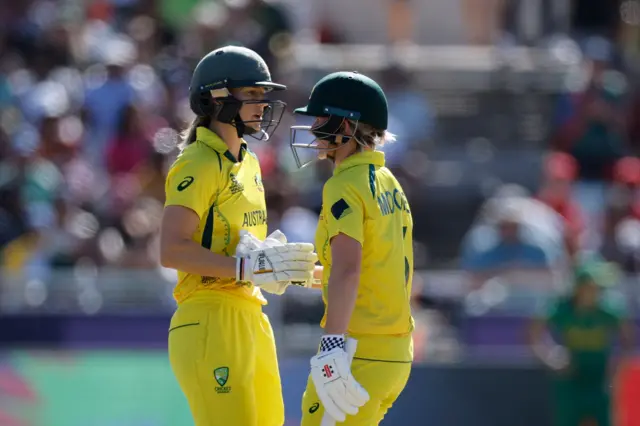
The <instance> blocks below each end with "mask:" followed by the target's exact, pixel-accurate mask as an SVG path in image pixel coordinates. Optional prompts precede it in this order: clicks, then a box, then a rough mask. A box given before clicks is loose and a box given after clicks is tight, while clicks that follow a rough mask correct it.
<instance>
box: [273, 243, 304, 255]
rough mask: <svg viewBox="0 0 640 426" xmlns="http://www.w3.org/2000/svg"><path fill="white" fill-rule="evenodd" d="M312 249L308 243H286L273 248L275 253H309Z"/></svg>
mask: <svg viewBox="0 0 640 426" xmlns="http://www.w3.org/2000/svg"><path fill="white" fill-rule="evenodd" d="M313 249H314V246H313V244H310V243H286V244H283V245H281V246H277V247H274V248H273V250H274V251H275V252H287V251H302V252H307V253H311V252H312V251H313Z"/></svg>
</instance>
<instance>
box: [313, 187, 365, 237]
mask: <svg viewBox="0 0 640 426" xmlns="http://www.w3.org/2000/svg"><path fill="white" fill-rule="evenodd" d="M322 205H323V206H324V207H323V209H324V216H325V217H326V223H327V232H328V238H329V240H330V239H331V238H333V237H335V236H336V235H338V234H340V233H342V234H345V235H348V236H349V237H351V238H353V239H354V240H357V241H358V242H359V243H360V244H361V245H362V243H363V242H364V218H365V210H364V201H363V200H362V197H360V195H359V193H358V191H357V189H356V188H354V187H353V186H352V185H350V184H348V183H341V182H339V181H337V180H329V181H328V182H327V183H326V185H325V187H324V190H323V194H322Z"/></svg>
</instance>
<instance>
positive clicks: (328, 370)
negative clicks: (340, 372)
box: [322, 364, 334, 379]
mask: <svg viewBox="0 0 640 426" xmlns="http://www.w3.org/2000/svg"><path fill="white" fill-rule="evenodd" d="M333 373H334V371H333V367H331V366H330V365H329V364H325V365H324V367H322V375H323V376H324V377H326V378H327V379H330V378H331V377H333Z"/></svg>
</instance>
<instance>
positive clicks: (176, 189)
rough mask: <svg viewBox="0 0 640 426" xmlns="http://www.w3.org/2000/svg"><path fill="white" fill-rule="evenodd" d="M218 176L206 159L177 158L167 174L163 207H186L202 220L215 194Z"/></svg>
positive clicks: (216, 170) (217, 172) (215, 169)
mask: <svg viewBox="0 0 640 426" xmlns="http://www.w3.org/2000/svg"><path fill="white" fill-rule="evenodd" d="M219 176H220V174H219V169H218V168H217V167H215V166H212V165H211V164H210V163H209V162H207V161H202V159H198V160H194V159H182V158H178V159H177V160H176V162H175V163H174V164H173V166H171V170H169V173H168V175H167V181H166V184H165V194H166V201H165V207H166V206H183V207H187V208H189V209H191V210H193V211H194V212H196V214H197V215H198V217H199V218H200V219H201V220H202V217H203V216H204V215H205V214H207V211H208V210H209V208H210V207H211V204H212V202H213V200H215V196H216V195H217V192H218V183H219V182H218V180H219Z"/></svg>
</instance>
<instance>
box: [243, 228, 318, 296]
mask: <svg viewBox="0 0 640 426" xmlns="http://www.w3.org/2000/svg"><path fill="white" fill-rule="evenodd" d="M283 237H284V234H282V232H280V231H276V232H274V233H273V234H271V235H270V236H269V237H267V240H265V241H264V242H262V241H260V240H259V239H258V238H256V237H255V236H254V235H252V234H251V233H250V232H248V231H245V230H242V231H240V241H239V242H238V245H237V247H236V257H237V259H238V260H237V263H236V279H237V280H238V281H251V282H252V283H253V284H254V285H255V286H258V287H260V288H264V290H265V291H268V292H271V293H274V294H282V293H284V291H285V290H286V287H287V285H288V284H289V283H291V282H309V281H310V280H313V270H314V269H315V262H316V261H317V260H318V256H317V255H316V254H315V253H314V252H313V244H308V243H286V238H284V241H285V243H282V238H283Z"/></svg>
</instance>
